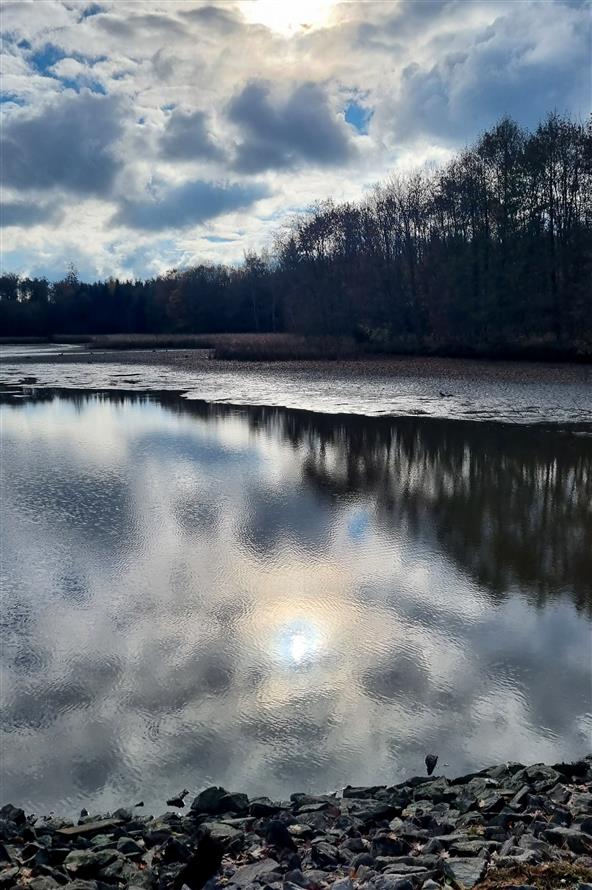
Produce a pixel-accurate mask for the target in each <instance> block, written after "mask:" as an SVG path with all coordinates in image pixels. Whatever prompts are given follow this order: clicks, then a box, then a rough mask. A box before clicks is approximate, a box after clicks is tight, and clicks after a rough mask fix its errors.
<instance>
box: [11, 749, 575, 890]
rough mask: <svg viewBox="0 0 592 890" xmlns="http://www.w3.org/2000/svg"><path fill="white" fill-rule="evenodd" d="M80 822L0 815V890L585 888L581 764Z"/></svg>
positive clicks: (197, 803) (241, 798)
mask: <svg viewBox="0 0 592 890" xmlns="http://www.w3.org/2000/svg"><path fill="white" fill-rule="evenodd" d="M182 798H183V795H182V796H181V798H180V799H177V798H173V800H177V802H178V803H179V804H182V803H183V799H182ZM83 814H84V815H82V816H81V818H80V820H79V821H78V823H77V824H76V825H75V824H73V823H72V822H69V821H67V820H65V819H58V818H55V817H51V818H37V817H34V816H26V815H25V813H24V812H23V810H21V809H19V808H18V807H14V806H12V805H11V804H7V805H6V806H4V807H2V809H0V890H2V888H11V887H30V888H31V890H56V888H60V887H64V888H67V890H115V888H120V887H128V888H137V890H141V888H147V890H148V888H154V890H169V888H171V890H172V888H174V890H181V887H182V886H188V887H189V888H190V890H200V888H201V886H203V885H204V881H207V883H206V884H205V886H206V890H220V888H222V887H224V888H228V890H325V888H327V890H328V888H332V890H358V888H359V890H420V888H422V890H436V888H442V887H453V888H457V890H460V888H467V890H468V888H473V887H475V888H489V890H503V888H516V890H518V888H521V890H529V888H533V887H537V888H544V890H553V888H566V890H569V888H580V890H592V756H590V757H588V758H586V759H584V760H582V761H579V762H577V763H574V764H570V765H565V764H556V765H555V766H545V765H543V764H535V765H534V766H529V767H525V766H523V765H522V764H519V763H509V764H503V765H500V766H495V767H491V768H490V769H486V770H482V771H480V772H478V773H473V774H470V775H467V776H462V777H460V778H457V779H452V780H450V779H446V778H444V777H443V776H440V777H435V776H432V777H429V778H424V777H415V778H412V779H409V780H408V781H407V782H402V783H400V784H398V785H394V786H392V787H384V786H375V787H370V788H352V787H347V788H345V789H344V791H343V793H342V795H341V796H337V795H318V796H316V795H310V794H293V795H292V796H291V798H290V800H289V801H271V800H269V799H268V798H266V797H260V798H255V799H251V800H249V798H248V797H247V796H246V795H245V794H239V793H230V792H228V791H226V790H225V789H223V788H207V789H205V790H203V791H201V792H200V794H198V795H197V797H196V798H195V799H194V801H193V803H192V804H191V806H190V808H189V809H187V810H185V809H183V810H181V812H167V813H166V814H165V815H163V816H159V817H158V818H154V817H152V816H144V815H141V814H140V811H139V810H138V809H120V810H117V811H116V812H114V813H111V814H108V815H102V816H101V815H96V814H95V815H93V814H90V815H89V814H87V813H86V811H83ZM206 832H207V833H208V837H207V842H206V843H205V844H204V843H203V841H202V840H200V839H203V837H204V835H205V833H206ZM200 844H201V846H200ZM210 875H214V877H210ZM208 878H209V880H208Z"/></svg>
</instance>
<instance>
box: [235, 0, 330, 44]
mask: <svg viewBox="0 0 592 890" xmlns="http://www.w3.org/2000/svg"><path fill="white" fill-rule="evenodd" d="M335 4H336V0H241V3H240V4H239V5H240V10H241V12H242V14H243V15H244V17H245V18H246V19H247V21H248V22H252V23H253V24H259V25H265V27H266V28H270V30H272V31H277V32H279V33H281V34H285V35H287V36H291V35H293V34H296V33H298V32H300V31H305V30H307V29H309V28H322V27H323V26H324V25H326V24H327V23H328V21H329V18H330V16H331V11H332V9H333V8H334V7H335Z"/></svg>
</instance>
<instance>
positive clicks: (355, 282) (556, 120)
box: [0, 113, 592, 352]
mask: <svg viewBox="0 0 592 890" xmlns="http://www.w3.org/2000/svg"><path fill="white" fill-rule="evenodd" d="M591 273H592V122H591V121H588V122H587V123H586V124H583V123H581V122H578V121H574V120H572V119H571V118H569V117H567V116H561V115H559V114H556V113H553V114H550V115H549V116H548V117H547V118H546V120H544V121H543V122H542V123H541V124H540V125H539V126H538V127H537V129H536V130H535V131H533V132H531V131H528V130H526V129H524V128H521V127H520V126H519V125H518V124H517V123H515V122H514V121H513V120H511V119H509V118H503V119H502V120H500V121H499V122H498V123H497V124H496V125H495V126H494V127H493V128H492V129H491V130H490V131H488V132H486V133H484V134H483V135H481V136H480V138H479V139H478V140H477V141H476V143H475V144H474V145H472V146H470V147H467V148H466V149H464V150H463V151H461V152H459V153H458V154H457V155H456V156H455V157H454V158H453V159H452V160H451V161H449V162H448V163H447V164H445V165H443V166H440V167H433V166H432V167H424V168H422V169H418V170H415V171H413V172H411V173H409V174H406V175H396V176H393V177H391V178H390V179H389V180H388V181H386V182H384V183H382V184H380V185H377V186H376V187H375V188H374V189H373V191H372V192H371V193H370V194H369V195H367V196H366V197H365V198H364V199H363V200H362V201H360V202H357V203H352V202H348V203H341V204H338V203H334V202H333V201H324V202H320V203H318V204H317V205H315V206H314V207H313V208H311V209H310V210H309V211H308V212H306V213H304V214H301V215H300V216H297V217H296V218H294V219H293V220H291V221H290V222H289V223H287V224H286V225H285V226H284V227H283V228H282V229H281V230H280V231H279V232H277V234H276V237H275V239H274V242H273V245H272V247H271V248H270V249H269V250H268V251H265V252H263V253H261V254H257V253H247V254H246V255H245V258H244V262H243V263H242V264H241V265H240V266H239V267H233V266H227V265H221V264H217V265H216V264H202V265H198V266H195V267H192V268H189V269H183V270H176V269H174V270H172V271H170V272H168V273H166V274H164V275H160V276H157V277H155V278H152V279H149V280H135V281H120V280H118V279H116V278H110V279H108V280H106V281H99V282H90V283H89V282H83V281H80V279H79V277H78V275H77V273H76V270H75V269H74V268H70V270H69V272H68V273H67V274H66V275H65V277H64V278H63V279H62V280H61V281H57V282H54V283H50V282H48V281H47V280H46V279H43V278H27V277H24V276H19V275H16V274H5V275H3V276H1V277H0V328H1V329H2V332H3V333H4V335H20V336H23V335H37V336H45V335H56V334H60V333H61V334H101V333H116V332H117V333H160V332H167V333H190V332H191V333H215V332H224V331H228V332H280V331H283V332H285V331H287V332H296V333H301V334H311V335H329V334H332V335H344V336H353V337H355V338H356V339H358V340H359V341H363V342H366V343H368V344H369V345H370V346H373V347H375V348H377V349H386V350H388V349H391V348H392V349H405V350H406V349H409V350H411V351H419V352H421V351H424V350H434V351H438V350H439V349H441V350H443V351H452V352H454V351H457V352H462V351H463V350H470V351H473V350H477V351H478V350H479V349H482V350H487V349H490V348H496V349H500V350H502V351H503V350H504V349H510V350H515V349H517V350H519V349H520V347H521V346H522V345H527V344H533V343H534V344H536V343H540V344H543V345H544V344H548V345H550V346H557V347H561V348H563V349H565V350H567V351H568V352H570V351H573V350H576V351H577V350H579V349H580V348H581V347H582V346H583V348H584V350H586V349H590V350H592V296H591V294H592V290H591V287H590V284H591Z"/></svg>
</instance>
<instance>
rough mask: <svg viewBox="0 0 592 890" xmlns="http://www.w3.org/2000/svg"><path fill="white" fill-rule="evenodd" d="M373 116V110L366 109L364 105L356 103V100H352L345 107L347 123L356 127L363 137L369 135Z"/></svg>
mask: <svg viewBox="0 0 592 890" xmlns="http://www.w3.org/2000/svg"><path fill="white" fill-rule="evenodd" d="M373 114H374V111H373V109H372V108H366V107H365V106H364V105H361V104H360V103H359V102H356V100H355V99H352V100H351V101H350V102H348V103H347V105H346V106H345V120H346V123H348V124H350V125H351V126H352V127H354V129H356V130H357V131H358V133H359V134H360V135H361V136H366V135H367V133H368V125H369V123H370V120H371V118H372V115H373Z"/></svg>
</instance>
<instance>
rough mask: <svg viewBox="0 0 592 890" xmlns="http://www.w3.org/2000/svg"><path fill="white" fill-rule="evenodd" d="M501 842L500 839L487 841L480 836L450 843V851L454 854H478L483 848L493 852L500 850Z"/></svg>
mask: <svg viewBox="0 0 592 890" xmlns="http://www.w3.org/2000/svg"><path fill="white" fill-rule="evenodd" d="M500 846H501V844H500V843H499V841H486V840H485V839H484V838H478V839H476V840H471V841H456V842H455V843H453V844H451V845H450V848H449V850H450V853H451V854H452V855H453V856H478V855H479V853H481V852H482V851H483V850H486V851H487V852H489V853H493V852H494V851H495V850H499V848H500Z"/></svg>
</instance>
